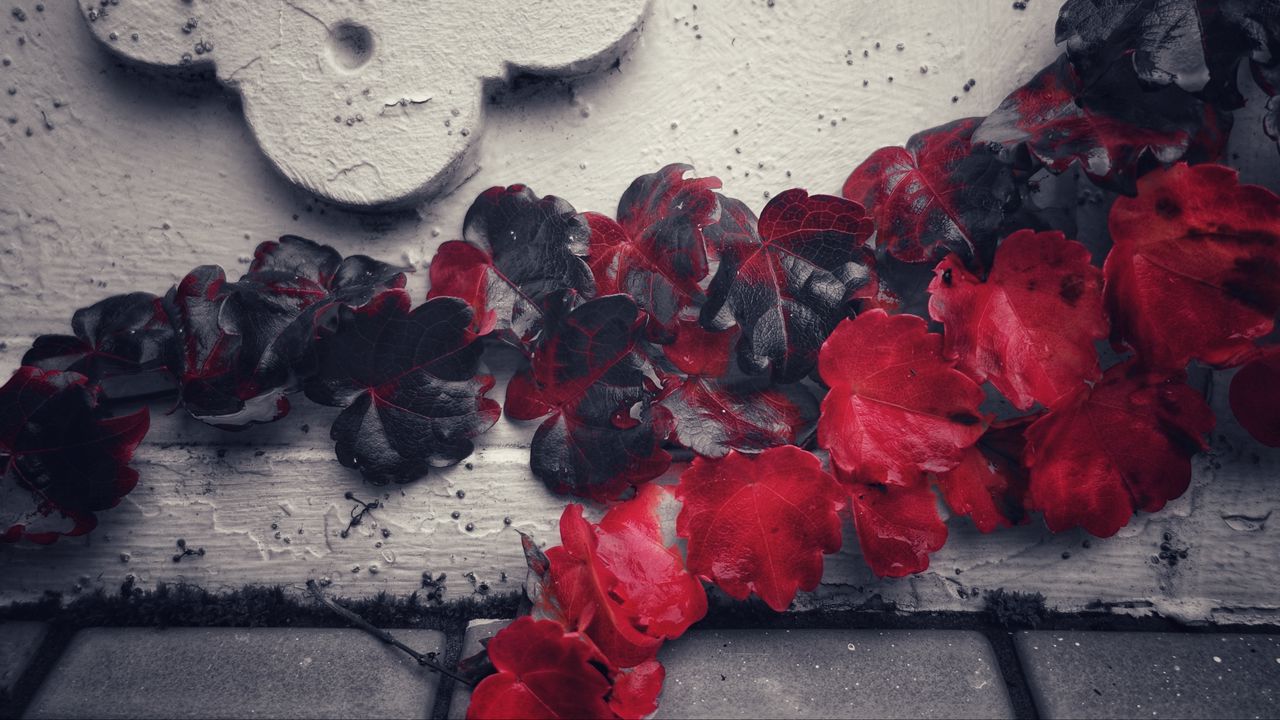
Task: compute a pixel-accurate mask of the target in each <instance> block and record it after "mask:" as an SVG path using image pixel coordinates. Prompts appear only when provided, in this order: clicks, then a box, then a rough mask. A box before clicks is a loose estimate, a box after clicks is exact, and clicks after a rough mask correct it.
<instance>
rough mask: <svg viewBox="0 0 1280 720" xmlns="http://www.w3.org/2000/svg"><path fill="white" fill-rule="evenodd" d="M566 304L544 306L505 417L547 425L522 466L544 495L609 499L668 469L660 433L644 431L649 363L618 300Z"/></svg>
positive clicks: (639, 329)
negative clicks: (541, 328)
mask: <svg viewBox="0 0 1280 720" xmlns="http://www.w3.org/2000/svg"><path fill="white" fill-rule="evenodd" d="M572 300H573V298H572V297H571V294H562V295H561V296H559V297H558V299H552V300H550V301H549V303H548V305H549V309H548V313H547V315H548V318H547V327H546V330H545V332H544V333H543V334H542V336H541V337H540V339H539V342H538V345H537V348H536V349H535V350H534V353H533V360H532V365H531V368H530V369H529V370H526V371H522V372H520V373H518V374H516V375H515V377H513V378H512V380H511V384H510V385H508V386H507V401H506V411H507V415H508V416H509V417H512V418H514V419H517V420H535V419H538V418H542V417H546V418H547V419H546V420H545V421H544V422H543V423H542V425H541V426H539V427H538V430H537V432H535V433H534V436H533V444H532V447H531V449H530V460H529V462H530V467H531V468H532V469H533V472H534V474H535V475H537V476H538V478H539V479H541V480H542V481H543V482H544V483H546V484H547V486H548V487H550V488H551V489H552V490H553V491H554V492H572V493H574V494H576V495H579V496H584V497H590V498H593V499H597V500H602V501H603V500H612V499H616V498H617V496H618V495H619V494H621V493H622V492H623V491H624V490H626V489H627V488H628V487H629V486H631V485H639V484H641V483H643V482H646V481H648V480H651V479H653V478H655V477H657V476H659V475H661V474H662V473H663V472H664V471H665V470H666V469H667V466H668V465H670V463H671V456H670V455H668V454H667V453H666V451H664V450H663V449H662V448H661V442H662V437H663V435H664V434H665V433H663V432H661V431H660V430H659V429H657V428H655V426H654V418H653V412H652V408H651V402H652V400H653V397H654V396H655V395H656V394H657V387H656V385H655V384H654V382H653V381H652V379H651V378H650V370H651V367H650V363H649V360H648V358H646V357H645V356H644V354H643V353H641V352H640V351H639V350H638V349H637V347H636V343H637V342H638V341H639V340H640V338H641V336H642V334H643V331H644V318H643V316H642V315H641V313H640V309H639V308H638V307H637V306H636V304H635V302H634V301H632V300H631V299H630V298H628V297H626V296H624V295H607V296H605V297H601V298H596V299H595V300H590V301H587V302H586V303H583V304H582V305H580V306H578V307H576V308H573V307H572V305H573V302H572ZM550 306H554V308H555V309H550ZM570 308H572V309H570Z"/></svg>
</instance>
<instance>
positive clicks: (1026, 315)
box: [929, 230, 1107, 410]
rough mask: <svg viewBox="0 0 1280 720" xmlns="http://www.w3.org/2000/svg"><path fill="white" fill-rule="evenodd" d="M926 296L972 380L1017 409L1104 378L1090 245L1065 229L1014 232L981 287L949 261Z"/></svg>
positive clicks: (1102, 330) (950, 349) (1103, 327)
mask: <svg viewBox="0 0 1280 720" xmlns="http://www.w3.org/2000/svg"><path fill="white" fill-rule="evenodd" d="M929 292H930V294H931V297H930V299H929V315H930V316H931V317H932V318H933V319H934V320H937V321H938V322H940V323H942V324H943V326H944V327H945V328H946V332H945V333H944V334H943V336H944V339H945V343H946V354H947V356H948V357H954V358H957V359H958V365H957V367H958V368H959V369H960V370H961V371H963V372H964V373H966V374H968V375H969V377H971V378H973V379H974V380H975V381H977V382H979V383H981V382H986V381H987V380H990V381H991V383H992V384H993V385H995V387H996V389H997V390H999V391H1000V392H1001V393H1003V394H1004V396H1005V397H1007V398H1008V399H1009V401H1010V402H1012V403H1013V405H1014V407H1017V408H1019V409H1022V410H1026V409H1029V408H1030V407H1031V406H1032V405H1034V404H1035V403H1036V402H1039V403H1041V404H1043V405H1045V406H1046V407H1052V406H1053V405H1054V404H1055V403H1057V402H1058V400H1059V399H1061V398H1062V397H1064V396H1069V395H1073V394H1074V393H1075V392H1076V391H1077V390H1078V389H1079V388H1080V387H1081V386H1082V385H1084V384H1085V383H1087V382H1092V381H1094V380H1096V379H1097V378H1098V377H1099V376H1100V375H1101V374H1102V371H1101V369H1100V368H1099V367H1098V354H1097V352H1096V351H1095V349H1094V347H1093V343H1094V341H1095V340H1100V339H1102V338H1105V337H1106V336H1107V319H1106V316H1105V315H1104V314H1103V312H1102V271H1101V270H1099V269H1098V268H1096V267H1094V266H1093V265H1091V264H1090V262H1089V249H1088V248H1086V247H1085V246H1084V245H1081V244H1080V243H1078V242H1075V241H1072V240H1067V239H1066V237H1064V236H1063V235H1062V233H1058V232H1043V233H1036V232H1034V231H1031V230H1022V231H1019V232H1016V233H1014V234H1013V235H1010V236H1009V237H1008V238H1006V239H1005V240H1004V242H1002V243H1001V244H1000V247H999V249H998V250H997V251H996V256H995V263H994V265H993V267H992V270H991V274H990V275H988V276H987V279H986V281H985V282H982V281H980V280H979V279H978V278H977V277H975V276H974V275H972V274H971V273H969V272H968V271H967V270H965V268H964V265H963V264H961V262H960V261H959V259H958V258H956V257H955V256H951V257H948V258H947V259H945V260H943V261H942V262H941V263H939V264H938V267H937V268H936V269H935V271H934V279H933V282H932V284H930V285H929Z"/></svg>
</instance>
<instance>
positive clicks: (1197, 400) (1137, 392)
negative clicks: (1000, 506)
mask: <svg viewBox="0 0 1280 720" xmlns="http://www.w3.org/2000/svg"><path fill="white" fill-rule="evenodd" d="M1213 425H1214V419H1213V413H1212V412H1211V411H1210V410H1209V406H1208V405H1207V404H1206V403H1205V401H1204V398H1203V397H1201V395H1200V393H1198V392H1196V391H1195V390H1194V389H1192V388H1191V387H1190V386H1188V385H1187V384H1186V381H1185V375H1181V376H1168V375H1152V374H1149V373H1146V372H1145V371H1143V370H1142V369H1141V368H1140V367H1139V366H1137V365H1136V364H1135V363H1133V362H1129V363H1125V364H1122V365H1117V366H1115V367H1113V368H1111V369H1110V370H1108V371H1107V372H1106V373H1105V374H1104V375H1103V377H1102V380H1101V381H1099V382H1098V384H1097V385H1095V386H1094V387H1093V389H1092V391H1089V390H1085V391H1082V392H1081V393H1080V394H1079V395H1078V396H1077V397H1076V398H1075V399H1074V401H1073V402H1070V403H1065V404H1063V406H1062V407H1060V408H1059V409H1056V410H1053V411H1051V412H1049V413H1048V414H1047V415H1045V416H1044V417H1042V418H1040V419H1039V420H1037V421H1036V422H1035V423H1033V424H1032V425H1031V427H1030V428H1028V429H1027V432H1026V438H1027V451H1026V460H1027V466H1028V467H1029V468H1030V469H1031V486H1030V490H1029V493H1028V496H1027V507H1028V508H1029V509H1032V510H1043V511H1044V519H1045V524H1047V525H1048V526H1049V529H1050V530H1052V531H1054V532H1059V531H1062V530H1067V529H1070V528H1073V527H1077V526H1079V527H1083V528H1084V529H1085V530H1087V531H1089V532H1091V533H1093V534H1094V535H1097V536H1098V537H1109V536H1111V535H1114V534H1115V533H1116V531H1117V530H1119V529H1120V528H1122V527H1124V526H1125V525H1126V524H1127V523H1128V522H1129V518H1130V517H1131V516H1132V515H1133V513H1134V512H1135V511H1137V510H1143V511H1146V512H1155V511H1156V510H1159V509H1160V508H1162V507H1164V505H1165V503H1166V502H1168V501H1169V500H1172V499H1174V498H1176V497H1178V496H1180V495H1182V493H1183V492H1185V491H1186V489H1187V486H1188V484H1189V483H1190V482H1191V457H1192V456H1193V455H1195V454H1196V453H1197V452H1198V451H1200V450H1202V449H1204V448H1205V447H1206V445H1205V443H1204V435H1205V434H1206V433H1208V432H1209V431H1210V430H1212V429H1213Z"/></svg>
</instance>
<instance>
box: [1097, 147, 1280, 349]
mask: <svg viewBox="0 0 1280 720" xmlns="http://www.w3.org/2000/svg"><path fill="white" fill-rule="evenodd" d="M1110 228H1111V236H1112V239H1113V240H1114V241H1115V247H1114V248H1112V250H1111V254H1110V255H1108V256H1107V261H1106V264H1105V265H1104V266H1103V272H1104V274H1105V276H1106V296H1107V297H1106V299H1107V307H1108V309H1109V310H1110V312H1111V323H1112V331H1113V335H1114V336H1115V337H1116V338H1117V339H1120V340H1124V341H1126V342H1128V343H1129V344H1130V345H1132V346H1133V348H1134V349H1135V350H1136V351H1137V354H1138V357H1139V359H1140V360H1141V361H1142V362H1143V363H1145V364H1146V365H1147V366H1149V367H1152V368H1163V369H1169V370H1178V369H1181V368H1182V367H1184V366H1185V365H1186V364H1187V361H1188V360H1191V359H1196V360H1201V361H1203V362H1206V363H1209V364H1212V365H1217V366H1230V365H1233V364H1236V363H1238V362H1239V361H1240V360H1241V359H1242V358H1243V357H1244V356H1245V355H1247V354H1248V353H1249V352H1251V351H1252V349H1253V341H1254V340H1255V339H1257V338H1260V337H1263V336H1265V335H1266V334H1268V333H1270V332H1271V329H1272V328H1273V327H1274V324H1275V315H1276V311H1277V310H1280V198H1277V197H1276V195H1275V194H1274V193H1272V192H1271V191H1269V190H1267V189H1265V188H1262V187H1258V186H1256V185H1241V184H1240V183H1239V176H1238V174H1237V172H1236V171H1235V170H1232V169H1230V168H1226V167H1222V166H1219V165H1195V166H1187V165H1181V164H1180V165H1176V166H1174V167H1172V168H1170V169H1168V170H1163V171H1157V172H1153V173H1151V174H1150V175H1147V176H1145V177H1144V178H1143V179H1142V180H1141V181H1140V182H1139V184H1138V197H1136V198H1121V199H1120V200H1118V201H1117V202H1116V204H1115V205H1114V206H1113V207H1112V209H1111V218H1110Z"/></svg>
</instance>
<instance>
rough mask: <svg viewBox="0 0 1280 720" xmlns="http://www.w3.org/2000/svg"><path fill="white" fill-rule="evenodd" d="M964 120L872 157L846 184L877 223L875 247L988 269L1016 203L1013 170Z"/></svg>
mask: <svg viewBox="0 0 1280 720" xmlns="http://www.w3.org/2000/svg"><path fill="white" fill-rule="evenodd" d="M981 122H982V119H981V118H965V119H963V120H956V121H955V122H951V123H948V124H946V125H942V126H940V127H936V128H932V129H930V130H925V131H923V132H920V133H917V134H916V135H913V136H912V137H911V139H910V140H908V141H907V144H906V147H887V148H881V149H880V150H877V151H876V152H874V153H872V155H871V156H870V157H868V158H867V159H866V160H865V161H863V163H862V164H861V165H859V166H858V167H857V168H856V169H855V170H854V171H853V172H852V173H851V174H850V175H849V178H848V179H847V180H845V182H844V190H843V193H842V194H843V195H844V196H845V197H847V198H849V199H850V200H854V201H856V202H859V203H862V205H864V206H865V207H866V208H867V210H868V211H869V212H870V213H871V215H872V217H874V218H875V228H876V245H877V246H878V247H880V248H884V249H886V250H887V251H888V253H889V254H890V255H892V256H893V257H895V258H897V259H899V260H903V261H906V262H928V261H937V260H940V259H942V257H943V256H945V255H946V254H947V253H949V252H954V253H957V254H959V255H960V256H962V257H963V258H965V259H966V260H967V261H976V262H978V263H979V264H984V263H986V262H987V261H988V260H989V258H990V255H991V251H992V250H993V249H994V246H995V242H996V238H997V232H998V231H999V228H1000V225H1001V223H1002V222H1003V221H1004V219H1005V217H1006V215H1007V214H1008V213H1010V212H1011V211H1012V210H1013V209H1015V208H1016V207H1017V205H1018V201H1019V198H1018V191H1017V187H1016V186H1015V185H1014V181H1013V173H1012V171H1011V169H1010V167H1009V165H1008V164H1006V163H1004V162H1001V160H1000V158H999V157H997V156H996V154H995V153H993V152H991V151H990V150H989V149H988V148H987V147H986V146H985V145H982V144H978V145H975V144H974V142H973V132H974V130H976V129H977V127H978V125H979V123H981Z"/></svg>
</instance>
